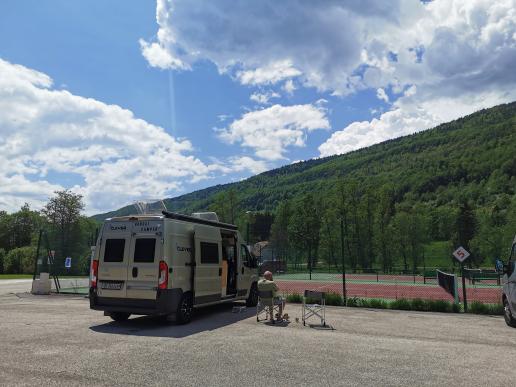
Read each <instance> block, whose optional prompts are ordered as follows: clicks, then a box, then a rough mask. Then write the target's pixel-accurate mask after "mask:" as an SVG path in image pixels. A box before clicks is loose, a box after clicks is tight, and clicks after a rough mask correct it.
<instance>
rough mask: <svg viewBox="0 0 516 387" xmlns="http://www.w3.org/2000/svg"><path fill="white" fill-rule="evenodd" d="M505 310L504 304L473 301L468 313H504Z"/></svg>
mask: <svg viewBox="0 0 516 387" xmlns="http://www.w3.org/2000/svg"><path fill="white" fill-rule="evenodd" d="M503 312H504V310H503V305H502V304H483V303H482V302H478V301H473V302H472V303H471V304H469V307H468V313H476V314H494V315H503Z"/></svg>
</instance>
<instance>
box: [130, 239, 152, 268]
mask: <svg viewBox="0 0 516 387" xmlns="http://www.w3.org/2000/svg"><path fill="white" fill-rule="evenodd" d="M155 249H156V238H138V239H136V242H135V244H134V262H154V251H155Z"/></svg>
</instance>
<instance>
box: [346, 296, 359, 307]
mask: <svg viewBox="0 0 516 387" xmlns="http://www.w3.org/2000/svg"><path fill="white" fill-rule="evenodd" d="M346 306H349V307H351V308H356V307H359V306H361V305H360V299H359V298H357V297H351V298H348V299H347V300H346Z"/></svg>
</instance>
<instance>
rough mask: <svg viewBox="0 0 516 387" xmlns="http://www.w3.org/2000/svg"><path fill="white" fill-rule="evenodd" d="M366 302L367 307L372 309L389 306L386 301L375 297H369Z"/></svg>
mask: <svg viewBox="0 0 516 387" xmlns="http://www.w3.org/2000/svg"><path fill="white" fill-rule="evenodd" d="M362 301H365V300H362ZM367 304H368V305H369V308H374V309H387V308H388V307H389V304H388V303H387V301H385V300H381V299H376V298H372V299H370V300H369V301H367ZM364 306H365V307H367V305H364Z"/></svg>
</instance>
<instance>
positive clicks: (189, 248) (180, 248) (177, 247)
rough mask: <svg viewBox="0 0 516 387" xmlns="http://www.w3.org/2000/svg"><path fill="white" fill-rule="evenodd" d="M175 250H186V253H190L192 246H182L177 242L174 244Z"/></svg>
mask: <svg viewBox="0 0 516 387" xmlns="http://www.w3.org/2000/svg"><path fill="white" fill-rule="evenodd" d="M176 250H177V251H186V252H187V253H191V252H192V248H191V247H183V246H179V245H178V244H176Z"/></svg>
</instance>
